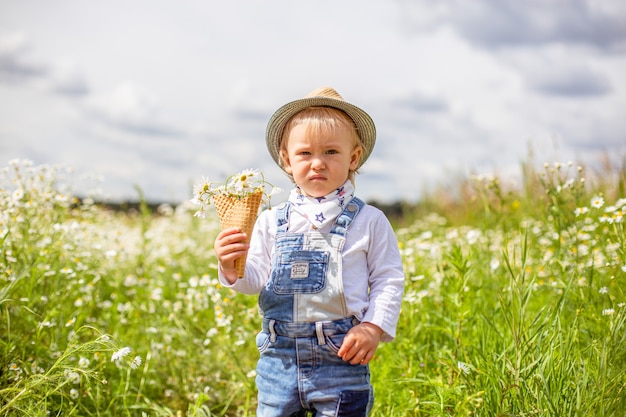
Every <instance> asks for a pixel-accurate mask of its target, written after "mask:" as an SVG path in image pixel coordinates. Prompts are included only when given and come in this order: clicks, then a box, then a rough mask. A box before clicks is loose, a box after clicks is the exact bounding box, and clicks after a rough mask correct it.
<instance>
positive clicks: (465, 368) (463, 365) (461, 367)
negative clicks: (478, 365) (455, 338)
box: [456, 361, 472, 375]
mask: <svg viewBox="0 0 626 417" xmlns="http://www.w3.org/2000/svg"><path fill="white" fill-rule="evenodd" d="M456 367H457V368H458V369H459V371H461V372H463V373H464V374H465V375H469V374H470V372H471V371H472V369H471V368H470V366H469V365H468V364H466V363H465V362H461V361H459V362H457V364H456Z"/></svg>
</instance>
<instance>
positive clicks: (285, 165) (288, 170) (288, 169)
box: [280, 149, 293, 174]
mask: <svg viewBox="0 0 626 417" xmlns="http://www.w3.org/2000/svg"><path fill="white" fill-rule="evenodd" d="M280 160H281V161H282V163H283V167H282V168H283V170H284V171H285V172H286V173H287V174H292V173H293V171H292V169H291V162H290V161H289V154H288V153H287V150H286V149H281V150H280Z"/></svg>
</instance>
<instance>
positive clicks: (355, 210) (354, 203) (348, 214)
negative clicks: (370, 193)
mask: <svg viewBox="0 0 626 417" xmlns="http://www.w3.org/2000/svg"><path fill="white" fill-rule="evenodd" d="M363 206H365V203H364V202H363V200H361V199H360V198H358V197H354V198H353V199H352V200H350V202H349V203H348V204H347V205H346V207H345V208H344V209H343V211H342V212H341V213H340V214H339V216H337V220H335V223H334V224H333V227H332V228H331V230H330V233H335V234H338V235H340V236H345V235H346V231H347V229H348V226H350V223H352V221H353V220H354V218H355V217H356V215H357V214H359V211H360V210H361V209H362V208H363Z"/></svg>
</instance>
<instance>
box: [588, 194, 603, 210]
mask: <svg viewBox="0 0 626 417" xmlns="http://www.w3.org/2000/svg"><path fill="white" fill-rule="evenodd" d="M602 206H604V198H602V197H601V196H599V195H597V196H594V197H593V198H592V199H591V207H593V208H596V209H599V208H601V207H602Z"/></svg>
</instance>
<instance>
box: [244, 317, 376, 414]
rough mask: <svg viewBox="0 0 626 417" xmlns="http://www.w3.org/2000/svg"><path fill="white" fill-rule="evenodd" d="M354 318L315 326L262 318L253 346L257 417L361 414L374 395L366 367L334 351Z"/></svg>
mask: <svg viewBox="0 0 626 417" xmlns="http://www.w3.org/2000/svg"><path fill="white" fill-rule="evenodd" d="M356 323H358V321H357V320H356V319H352V318H346V319H343V320H337V321H330V322H317V323H289V322H279V321H274V320H267V319H264V320H263V330H262V331H261V332H260V333H259V334H258V335H257V338H256V343H257V347H258V349H259V352H260V353H261V357H260V359H259V362H258V364H257V376H256V384H257V388H258V390H259V395H258V403H259V404H258V408H257V417H274V416H276V417H277V416H304V415H305V414H304V413H305V412H306V411H311V412H313V415H314V416H353V417H358V416H367V415H368V414H369V411H370V409H371V406H372V403H373V400H374V393H373V389H372V386H371V384H370V371H369V366H368V365H351V364H350V363H348V362H344V361H343V360H342V359H341V358H340V357H339V356H337V352H338V351H339V348H340V347H341V344H342V343H343V339H344V337H345V335H346V333H347V331H348V330H349V329H350V328H352V326H353V325H354V324H356Z"/></svg>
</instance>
